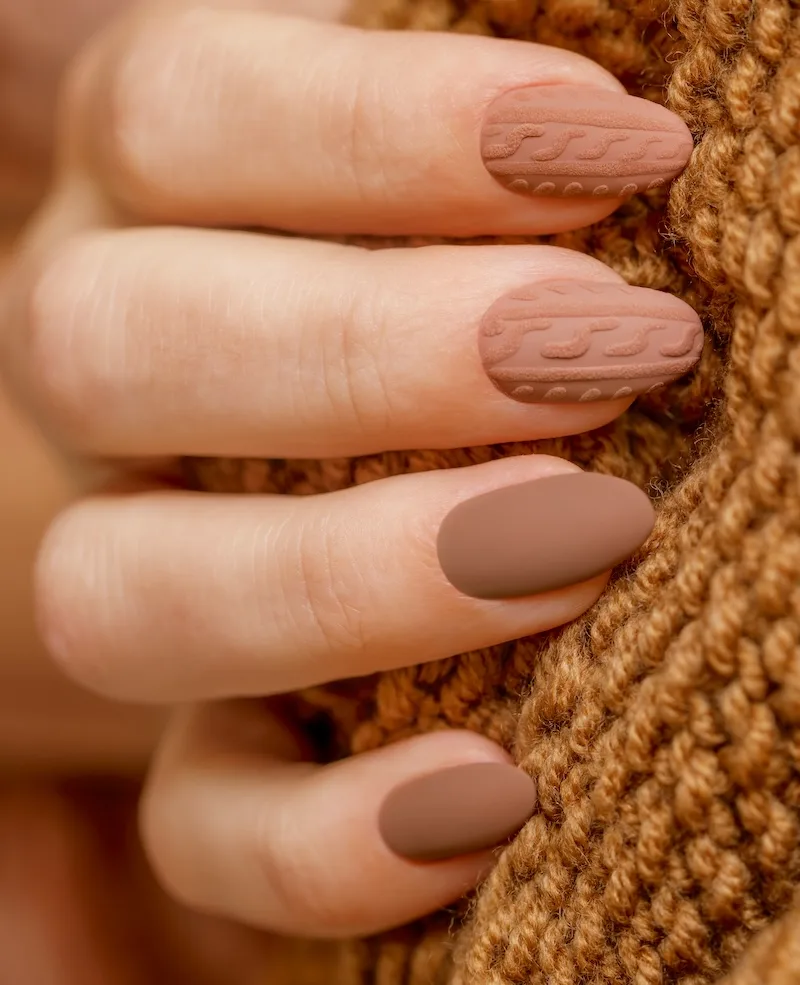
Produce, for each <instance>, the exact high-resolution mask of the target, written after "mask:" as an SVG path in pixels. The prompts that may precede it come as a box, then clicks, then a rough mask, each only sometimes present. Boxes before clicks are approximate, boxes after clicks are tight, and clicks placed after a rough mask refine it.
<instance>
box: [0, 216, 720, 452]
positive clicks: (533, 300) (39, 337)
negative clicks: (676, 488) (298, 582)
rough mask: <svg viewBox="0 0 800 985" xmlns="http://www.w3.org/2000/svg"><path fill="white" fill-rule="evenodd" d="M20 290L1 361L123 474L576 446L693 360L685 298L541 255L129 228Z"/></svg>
mask: <svg viewBox="0 0 800 985" xmlns="http://www.w3.org/2000/svg"><path fill="white" fill-rule="evenodd" d="M17 283H18V284H19V285H20V287H19V291H20V297H19V303H18V305H17V308H18V317H17V318H16V320H15V321H16V328H17V333H16V335H15V338H14V340H13V341H12V340H11V339H9V340H8V341H9V343H10V344H11V345H12V348H13V349H14V352H15V354H16V358H12V359H11V360H10V361H9V363H10V365H12V366H14V367H16V369H17V371H18V372H21V373H24V374H25V376H26V379H25V380H24V381H23V382H24V383H25V384H26V385H25V386H24V387H23V389H24V390H25V391H27V392H28V394H29V395H32V397H33V400H34V403H35V404H36V409H37V410H38V412H39V416H40V417H41V418H42V420H43V421H44V423H46V424H47V425H48V426H49V427H50V429H51V430H52V429H56V430H57V433H58V434H59V437H60V438H61V439H62V440H63V441H64V442H65V443H66V444H67V445H69V446H70V447H72V448H73V449H75V450H78V451H81V452H84V453H87V454H96V455H114V456H117V457H119V456H135V457H147V456H160V455H178V454H183V455H233V456H240V455H241V456H249V455H252V456H262V457H272V458H281V457H289V458H292V457H297V458H303V457H310V458H318V457H330V456H336V455H360V454H367V453H372V452H378V451H392V450H401V449H405V448H419V447H427V448H452V447H464V446H469V445H480V444H491V443H494V442H501V441H516V440H531V439H538V438H543V437H553V436H557V435H563V434H570V433H578V432H582V431H588V430H591V429H592V428H595V427H598V426H600V425H602V424H605V423H607V422H608V421H610V420H612V419H613V418H615V417H616V416H617V415H618V414H620V413H622V411H623V410H625V408H626V407H627V406H628V404H629V403H630V401H631V400H632V399H633V398H634V397H635V396H636V395H637V394H639V393H642V392H644V391H646V390H648V389H651V388H653V387H656V386H660V385H663V384H664V383H665V382H667V381H669V380H671V379H674V378H675V377H677V376H680V375H681V374H682V373H684V372H686V371H687V370H688V369H689V368H690V367H691V365H692V364H693V363H694V362H695V361H696V359H697V357H698V355H699V352H700V349H701V347H702V331H701V326H700V322H699V319H698V317H697V315H696V314H695V313H694V311H692V309H691V308H690V307H689V306H688V305H686V304H684V303H683V302H682V301H680V300H679V299H677V298H675V297H673V296H671V295H668V294H662V293H659V292H656V291H652V290H648V289H643V288H634V287H629V286H627V285H626V284H624V283H623V282H622V280H621V278H620V277H619V276H618V275H616V274H615V273H613V271H611V270H610V269H609V268H607V267H605V266H604V265H603V264H601V263H599V262H598V261H596V260H593V259H590V258H588V257H585V256H583V255H582V254H578V253H575V252H572V251H567V250H561V249H556V248H552V247H543V246H538V247H537V246H494V247H426V248H420V249H409V250H400V249H396V250H382V251H377V252H369V251H364V250H360V249H356V248H353V247H343V246H338V245H335V244H329V243H314V242H306V241H302V240H291V239H284V238H272V237H262V236H258V235H255V234H245V233H223V232H202V231H187V230H174V229H149V230H148V229H142V230H127V231H121V232H108V233H100V234H94V235H92V236H89V237H87V238H85V239H82V240H74V241H72V242H71V243H68V244H67V245H66V247H64V248H62V249H61V250H60V251H57V253H56V254H54V255H52V256H50V257H49V258H48V259H46V260H45V261H43V262H42V263H41V264H40V265H39V264H38V262H37V270H36V271H35V272H34V271H32V272H31V274H30V276H29V277H28V278H27V279H26V278H25V277H20V278H18V279H17ZM13 321H14V319H12V322H13Z"/></svg>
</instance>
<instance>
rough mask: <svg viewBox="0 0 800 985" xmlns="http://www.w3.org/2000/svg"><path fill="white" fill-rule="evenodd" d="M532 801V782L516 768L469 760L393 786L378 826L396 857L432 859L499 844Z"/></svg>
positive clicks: (519, 824) (514, 828)
mask: <svg viewBox="0 0 800 985" xmlns="http://www.w3.org/2000/svg"><path fill="white" fill-rule="evenodd" d="M535 804H536V788H535V786H534V783H533V781H532V780H531V778H530V777H529V776H528V775H527V773H523V772H522V770H520V769H517V767H516V766H512V765H510V764H505V763H470V764H467V765H464V766H452V767H450V768H449V769H444V770H439V771H437V772H435V773H430V774H428V775H427V776H420V777H417V778H416V779H414V780H409V781H408V782H407V783H404V784H403V785H402V786H400V787H397V788H396V789H395V790H393V791H392V792H391V793H390V794H389V796H388V797H387V798H386V800H385V801H384V802H383V805H382V807H381V810H380V815H379V818H378V825H379V830H380V833H381V837H382V838H383V840H384V842H385V843H386V845H387V846H388V847H389V848H390V849H391V851H393V852H394V853H395V854H396V855H400V856H402V857H403V858H407V859H411V860H412V861H416V862H432V861H436V860H437V859H445V858H454V857H455V856H457V855H466V854H468V853H469V852H477V851H480V850H481V849H486V848H493V847H494V846H495V845H499V844H500V843H501V842H503V841H505V840H506V839H507V838H509V837H510V836H511V835H513V834H514V833H515V832H516V831H518V830H519V829H520V828H521V827H522V825H523V824H524V823H525V822H526V821H527V819H528V818H529V817H530V816H531V814H532V813H533V808H534V806H535Z"/></svg>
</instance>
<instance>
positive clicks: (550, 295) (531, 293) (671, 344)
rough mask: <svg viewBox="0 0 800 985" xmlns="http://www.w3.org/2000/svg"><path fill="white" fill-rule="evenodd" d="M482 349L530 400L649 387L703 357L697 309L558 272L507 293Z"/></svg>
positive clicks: (512, 390)
mask: <svg viewBox="0 0 800 985" xmlns="http://www.w3.org/2000/svg"><path fill="white" fill-rule="evenodd" d="M479 345H480V354H481V359H482V361H483V366H484V369H485V370H486V373H487V375H488V376H489V378H490V379H491V381H492V382H493V383H494V384H495V386H496V387H497V388H498V389H500V390H502V392H503V393H505V394H506V396H508V397H512V398H513V399H514V400H519V401H522V402H523V403H550V402H558V403H586V402H589V401H595V400H614V399H623V398H625V397H635V396H637V395H638V394H641V393H649V392H650V391H651V390H657V389H659V388H660V387H663V386H665V385H666V384H667V383H669V382H670V381H671V380H674V379H677V378H678V377H679V376H682V375H683V374H684V373H686V372H687V371H688V370H690V369H691V368H692V366H694V364H695V363H696V362H697V360H698V359H699V358H700V352H701V351H702V348H703V328H702V325H701V323H700V319H699V318H698V316H697V314H696V313H695V311H694V310H693V309H692V308H690V307H689V305H688V304H686V303H685V302H683V301H681V300H680V298H676V297H674V296H673V295H671V294H662V293H661V292H660V291H651V290H650V289H649V288H645V287H629V286H628V285H627V284H606V283H598V282H596V281H579V280H551V281H542V282H541V283H538V284H530V285H528V286H527V287H523V288H521V289H519V290H517V291H513V292H512V293H510V294H507V295H506V296H505V297H502V298H500V300H499V301H497V302H496V303H495V304H493V305H492V307H491V308H490V309H489V311H488V312H487V313H486V316H485V317H484V319H483V322H482V324H481V330H480V341H479Z"/></svg>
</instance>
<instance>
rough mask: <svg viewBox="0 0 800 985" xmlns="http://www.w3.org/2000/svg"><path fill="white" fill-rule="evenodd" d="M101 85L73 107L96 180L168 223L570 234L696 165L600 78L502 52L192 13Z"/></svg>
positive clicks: (674, 135)
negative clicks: (686, 166)
mask: <svg viewBox="0 0 800 985" xmlns="http://www.w3.org/2000/svg"><path fill="white" fill-rule="evenodd" d="M93 73H94V74H93V77H92V79H91V80H90V82H89V83H88V88H86V87H84V90H83V92H84V96H83V100H81V99H78V100H77V102H76V103H75V104H74V107H73V108H74V109H75V110H76V111H77V112H78V113H80V114H83V116H84V118H85V119H84V123H85V125H84V126H83V127H82V133H83V135H84V139H83V151H84V153H85V154H86V155H87V156H88V166H89V167H91V168H93V169H94V170H95V172H96V173H98V174H99V175H100V176H101V179H102V181H103V182H104V184H105V186H106V187H107V188H108V190H109V191H110V193H111V195H112V197H114V198H115V199H116V200H117V201H118V202H120V203H121V204H122V205H123V206H125V208H126V209H127V210H129V211H133V212H134V213H135V214H137V215H139V216H141V217H144V218H145V219H147V220H150V221H158V222H172V223H193V224H194V223H196V224H204V225H236V226H240V225H243V226H261V227H270V228H282V229H286V230H292V231H298V232H305V233H351V234H352V233H369V234H397V235H404V234H414V233H420V234H437V235H439V234H441V235H448V236H468V235H483V234H498V235H500V234H504V235H508V234H528V233H545V232H555V231H559V230H564V229H570V228H577V227H580V226H583V225H587V224H590V223H592V222H595V221H597V220H599V219H600V218H602V217H604V216H605V215H608V214H609V213H610V212H612V211H613V209H614V208H615V207H616V206H617V205H618V204H619V201H620V200H621V199H622V198H624V197H626V196H629V195H631V194H635V193H636V192H639V191H646V190H647V188H649V187H651V186H654V185H660V184H663V183H665V182H666V181H667V180H669V179H670V178H671V177H673V176H674V175H675V174H677V173H678V172H679V171H680V170H681V169H682V167H683V166H684V164H685V163H686V161H687V159H688V155H689V153H690V151H691V148H692V138H691V135H690V134H689V131H688V129H687V128H686V126H685V125H684V124H683V123H682V121H681V120H680V119H679V118H678V117H676V116H675V115H674V114H672V113H670V112H669V111H668V110H666V109H664V108H663V107H661V106H658V105H656V104H654V103H651V102H648V101H646V100H642V99H635V98H633V97H631V96H628V95H627V94H626V93H625V92H624V91H623V90H622V88H621V86H620V84H619V83H618V82H617V81H616V80H615V79H614V78H613V77H612V76H610V75H609V74H608V73H607V72H606V71H605V70H604V69H602V68H600V67H599V66H598V65H596V64H595V63H593V62H591V61H589V60H587V59H585V58H583V57H581V56H579V55H576V54H574V53H572V52H568V51H560V50H557V49H554V48H548V47H544V46H542V45H534V44H528V43H521V42H517V41H507V40H498V39H494V38H482V37H468V36H460V35H446V34H403V33H399V32H372V31H362V30H358V29H355V28H348V27H343V26H340V25H331V24H318V23H311V22H308V21H304V20H295V19H292V18H284V17H274V16H267V15H265V14H263V13H260V12H258V11H253V10H233V11H232V10H230V9H226V10H219V9H207V8H204V9H191V8H190V9H184V10H181V11H180V12H177V13H176V12H171V13H156V14H154V15H152V16H151V17H149V18H146V19H142V20H141V21H136V26H135V27H133V28H132V29H131V30H130V31H129V32H128V33H127V34H123V35H122V36H118V37H116V38H115V40H114V42H113V43H108V44H107V45H106V50H105V51H104V52H103V53H102V55H101V57H99V58H98V59H96V65H95V67H94V69H93ZM90 74H91V73H90ZM87 93H88V95H87Z"/></svg>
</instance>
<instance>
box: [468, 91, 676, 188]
mask: <svg viewBox="0 0 800 985" xmlns="http://www.w3.org/2000/svg"><path fill="white" fill-rule="evenodd" d="M692 147H693V141H692V135H691V133H690V132H689V129H688V127H687V126H686V125H685V124H684V123H683V121H682V120H681V119H680V117H678V116H676V115H675V114H674V113H672V112H670V110H668V109H665V108H664V107H663V106H659V105H658V104H657V103H653V102H650V101H649V100H646V99H637V98H636V97H634V96H626V95H624V94H619V93H614V92H608V91H607V90H605V89H592V88H589V87H586V86H568V85H562V86H529V87H527V88H524V89H513V90H511V91H510V92H506V93H504V94H503V95H502V96H500V97H499V98H498V99H496V100H495V101H494V103H492V105H491V107H490V108H489V112H488V114H487V117H486V121H485V123H484V128H483V133H482V136H481V153H482V155H483V160H484V163H485V165H486V167H487V168H488V170H489V171H490V172H491V174H493V175H494V176H495V178H497V179H498V180H499V181H500V182H502V184H504V185H505V186H506V187H507V188H509V189H510V190H511V191H514V192H519V193H521V194H524V195H550V196H552V195H556V196H568V197H569V196H579V195H581V196H590V197H595V198H597V197H600V198H627V197H629V196H630V195H635V194H636V193H637V192H644V191H650V190H652V189H653V188H659V187H660V186H661V185H664V184H666V183H667V182H668V181H669V180H671V179H672V178H674V177H675V176H676V175H677V174H679V173H680V172H681V171H682V170H683V168H684V167H685V166H686V163H687V162H688V160H689V156H690V155H691V152H692Z"/></svg>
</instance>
